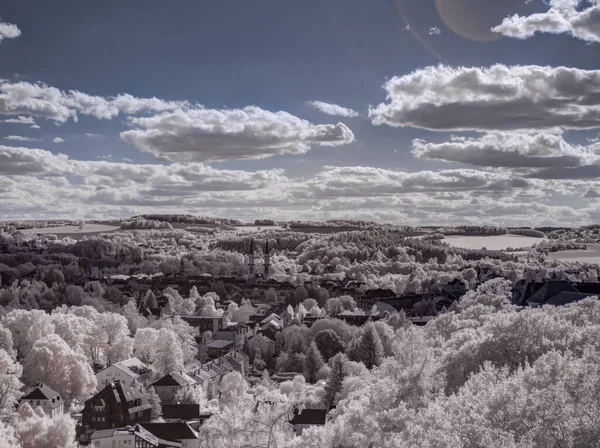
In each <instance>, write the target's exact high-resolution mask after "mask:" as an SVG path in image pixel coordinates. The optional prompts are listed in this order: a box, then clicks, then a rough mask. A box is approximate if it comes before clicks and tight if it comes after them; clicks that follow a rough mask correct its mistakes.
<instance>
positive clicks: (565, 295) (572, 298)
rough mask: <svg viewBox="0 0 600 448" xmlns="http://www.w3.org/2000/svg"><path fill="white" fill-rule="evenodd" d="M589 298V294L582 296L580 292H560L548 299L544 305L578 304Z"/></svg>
mask: <svg viewBox="0 0 600 448" xmlns="http://www.w3.org/2000/svg"><path fill="white" fill-rule="evenodd" d="M588 297H590V294H584V293H581V292H570V291H561V292H559V293H558V294H556V295H555V296H552V297H550V298H549V299H548V300H547V301H546V302H545V303H544V305H554V306H560V305H567V304H568V303H573V302H578V301H580V300H583V299H587V298H588Z"/></svg>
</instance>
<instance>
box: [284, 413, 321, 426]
mask: <svg viewBox="0 0 600 448" xmlns="http://www.w3.org/2000/svg"><path fill="white" fill-rule="evenodd" d="M326 420H327V409H304V410H302V411H296V412H295V413H294V417H293V418H292V419H291V420H290V423H291V424H292V425H324V424H325V421H326Z"/></svg>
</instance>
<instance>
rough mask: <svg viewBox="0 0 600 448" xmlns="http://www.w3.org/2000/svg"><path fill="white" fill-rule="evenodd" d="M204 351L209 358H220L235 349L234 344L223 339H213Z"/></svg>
mask: <svg viewBox="0 0 600 448" xmlns="http://www.w3.org/2000/svg"><path fill="white" fill-rule="evenodd" d="M206 349H207V350H208V357H209V358H212V359H215V358H220V357H221V356H223V355H224V354H225V353H229V352H230V351H232V350H234V349H235V342H233V341H228V340H225V339H214V340H212V341H210V342H209V343H208V344H206Z"/></svg>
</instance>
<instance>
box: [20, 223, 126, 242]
mask: <svg viewBox="0 0 600 448" xmlns="http://www.w3.org/2000/svg"><path fill="white" fill-rule="evenodd" d="M118 229H119V227H118V226H108V225H105V224H85V225H84V226H83V229H79V226H60V227H44V228H42V229H25V230H21V232H23V233H33V234H36V235H56V236H58V237H59V238H64V237H71V238H75V239H78V238H82V237H84V236H93V235H98V234H99V233H105V232H113V231H115V230H118Z"/></svg>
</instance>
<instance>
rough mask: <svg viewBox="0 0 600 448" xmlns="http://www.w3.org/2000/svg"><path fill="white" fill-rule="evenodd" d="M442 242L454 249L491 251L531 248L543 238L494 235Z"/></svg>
mask: <svg viewBox="0 0 600 448" xmlns="http://www.w3.org/2000/svg"><path fill="white" fill-rule="evenodd" d="M442 241H444V242H446V243H448V244H450V245H451V246H454V247H464V248H465V249H473V250H477V249H483V248H484V247H485V248H486V249H489V250H506V249H508V248H509V247H512V248H515V249H516V248H521V247H531V246H533V245H534V244H536V243H539V242H540V241H543V239H542V238H533V237H530V236H521V235H493V236H461V235H453V236H447V237H446V238H444V239H443V240H442Z"/></svg>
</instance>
